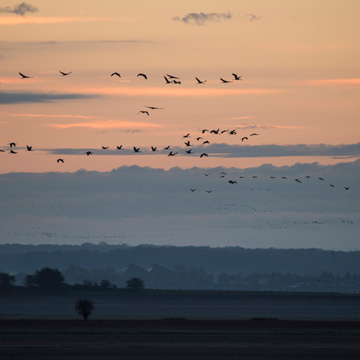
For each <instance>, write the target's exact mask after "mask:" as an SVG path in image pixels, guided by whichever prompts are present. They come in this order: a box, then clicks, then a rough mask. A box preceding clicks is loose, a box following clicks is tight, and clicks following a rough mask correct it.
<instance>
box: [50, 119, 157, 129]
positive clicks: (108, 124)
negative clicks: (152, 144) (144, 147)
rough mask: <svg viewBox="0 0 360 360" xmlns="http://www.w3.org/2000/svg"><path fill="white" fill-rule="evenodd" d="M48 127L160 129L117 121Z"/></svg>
mask: <svg viewBox="0 0 360 360" xmlns="http://www.w3.org/2000/svg"><path fill="white" fill-rule="evenodd" d="M49 126H52V127H55V128H58V129H69V128H90V129H149V128H161V127H162V126H161V125H159V124H150V123H144V122H131V121H119V120H106V121H94V122H83V123H72V124H50V125H49Z"/></svg>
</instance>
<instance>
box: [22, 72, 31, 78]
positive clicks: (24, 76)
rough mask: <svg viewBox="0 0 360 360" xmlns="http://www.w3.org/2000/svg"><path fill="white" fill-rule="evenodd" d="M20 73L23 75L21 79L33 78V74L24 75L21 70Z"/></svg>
mask: <svg viewBox="0 0 360 360" xmlns="http://www.w3.org/2000/svg"><path fill="white" fill-rule="evenodd" d="M19 75H20V76H21V79H31V78H32V76H27V75H24V74H22V73H21V72H19Z"/></svg>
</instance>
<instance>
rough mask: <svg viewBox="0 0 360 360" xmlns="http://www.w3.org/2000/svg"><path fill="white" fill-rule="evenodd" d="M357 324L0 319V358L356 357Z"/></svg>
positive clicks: (359, 348)
mask: <svg viewBox="0 0 360 360" xmlns="http://www.w3.org/2000/svg"><path fill="white" fill-rule="evenodd" d="M359 339H360V322H358V321H290V320H276V319H251V320H185V319H159V320H89V321H86V322H85V321H81V320H36V319H35V320H30V319H27V320H24V319H23V320H15V319H7V320H5V319H3V320H0V353H1V359H4V360H5V359H6V360H7V359H12V360H20V359H21V360H22V359H27V360H32V359H67V360H72V359H88V360H92V359H110V360H111V359H123V360H126V359H158V360H159V359H160V360H161V359H197V360H198V359H250V360H251V359H310V360H311V359H359V355H360V342H359Z"/></svg>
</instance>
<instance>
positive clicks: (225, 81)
mask: <svg viewBox="0 0 360 360" xmlns="http://www.w3.org/2000/svg"><path fill="white" fill-rule="evenodd" d="M220 80H221V81H222V83H223V84H228V83H232V81H230V80H225V79H223V78H220Z"/></svg>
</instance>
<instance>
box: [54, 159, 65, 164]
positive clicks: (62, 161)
mask: <svg viewBox="0 0 360 360" xmlns="http://www.w3.org/2000/svg"><path fill="white" fill-rule="evenodd" d="M56 162H57V163H64V159H57V160H56Z"/></svg>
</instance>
